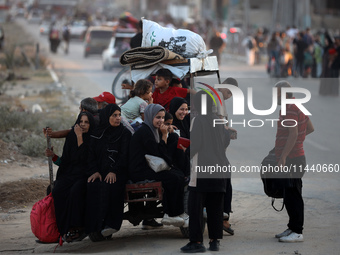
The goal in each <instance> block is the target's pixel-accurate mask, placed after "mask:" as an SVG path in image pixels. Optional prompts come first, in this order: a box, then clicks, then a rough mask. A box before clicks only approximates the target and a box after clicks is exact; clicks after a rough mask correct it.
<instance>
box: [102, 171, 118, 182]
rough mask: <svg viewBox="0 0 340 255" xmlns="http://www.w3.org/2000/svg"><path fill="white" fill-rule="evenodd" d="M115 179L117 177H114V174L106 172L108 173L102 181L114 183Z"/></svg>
mask: <svg viewBox="0 0 340 255" xmlns="http://www.w3.org/2000/svg"><path fill="white" fill-rule="evenodd" d="M116 180H117V179H116V174H115V173H112V172H110V173H108V174H107V175H106V177H105V180H104V182H106V183H110V184H112V183H115V182H116Z"/></svg>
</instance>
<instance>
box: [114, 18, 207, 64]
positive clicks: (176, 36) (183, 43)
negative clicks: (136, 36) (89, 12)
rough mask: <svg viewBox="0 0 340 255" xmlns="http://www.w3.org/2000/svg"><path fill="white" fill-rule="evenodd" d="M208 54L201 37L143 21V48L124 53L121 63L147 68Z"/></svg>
mask: <svg viewBox="0 0 340 255" xmlns="http://www.w3.org/2000/svg"><path fill="white" fill-rule="evenodd" d="M208 53H209V52H207V51H206V45H205V42H204V40H203V38H202V37H201V36H200V35H198V34H196V33H194V32H192V31H190V30H186V29H173V28H167V27H162V26H160V25H159V24H158V23H156V22H153V21H150V20H146V19H143V35H142V47H138V48H134V49H131V50H128V51H126V52H124V53H123V55H122V56H121V57H120V63H121V65H123V66H126V65H130V66H132V67H133V68H145V67H150V66H152V65H155V64H157V63H160V62H162V61H165V60H173V59H186V58H205V57H207V55H208Z"/></svg>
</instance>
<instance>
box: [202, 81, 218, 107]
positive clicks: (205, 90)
mask: <svg viewBox="0 0 340 255" xmlns="http://www.w3.org/2000/svg"><path fill="white" fill-rule="evenodd" d="M197 83H199V84H201V85H203V86H206V87H207V88H208V89H210V90H211V91H212V92H214V94H215V95H216V96H217V98H218V100H219V102H220V104H221V106H222V100H221V97H220V96H219V95H218V93H217V91H216V90H215V89H214V88H213V87H212V86H210V85H208V84H206V83H203V82H197ZM197 88H198V89H201V90H203V91H204V92H206V93H207V94H208V95H209V96H210V97H211V98H212V100H213V101H214V103H215V106H217V103H216V99H215V98H214V96H213V95H212V94H211V92H210V91H209V90H207V89H204V88H200V87H197Z"/></svg>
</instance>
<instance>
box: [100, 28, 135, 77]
mask: <svg viewBox="0 0 340 255" xmlns="http://www.w3.org/2000/svg"><path fill="white" fill-rule="evenodd" d="M135 34H136V31H135V30H131V29H123V30H118V31H116V33H115V34H114V36H113V37H112V38H111V40H110V43H109V46H108V47H107V48H106V49H105V50H104V51H103V54H102V62H103V70H111V69H112V68H113V67H115V66H121V65H120V63H119V58H120V56H121V55H122V54H123V53H124V52H125V51H127V50H129V49H130V40H131V38H132V37H133V36H134V35H135Z"/></svg>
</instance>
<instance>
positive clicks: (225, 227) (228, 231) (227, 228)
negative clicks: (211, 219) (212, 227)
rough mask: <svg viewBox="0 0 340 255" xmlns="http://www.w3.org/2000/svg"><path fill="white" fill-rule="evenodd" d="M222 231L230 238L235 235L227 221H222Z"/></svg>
mask: <svg viewBox="0 0 340 255" xmlns="http://www.w3.org/2000/svg"><path fill="white" fill-rule="evenodd" d="M223 230H224V231H225V232H227V233H228V234H230V235H232V236H233V235H234V234H235V233H234V230H233V229H232V228H231V224H230V223H229V221H227V220H224V221H223Z"/></svg>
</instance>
